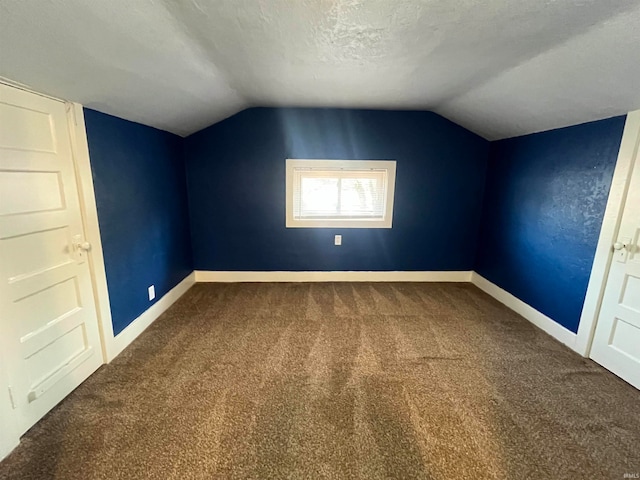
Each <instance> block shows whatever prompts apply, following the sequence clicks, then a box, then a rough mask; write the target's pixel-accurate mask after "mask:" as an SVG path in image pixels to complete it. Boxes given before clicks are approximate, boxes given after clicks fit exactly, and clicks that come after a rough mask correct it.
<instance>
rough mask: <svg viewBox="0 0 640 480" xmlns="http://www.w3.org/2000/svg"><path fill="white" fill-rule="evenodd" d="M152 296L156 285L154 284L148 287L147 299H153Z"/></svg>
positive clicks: (154, 296) (154, 293) (154, 295)
mask: <svg viewBox="0 0 640 480" xmlns="http://www.w3.org/2000/svg"><path fill="white" fill-rule="evenodd" d="M154 298H156V286H155V285H151V286H150V287H149V300H150V301H151V300H153V299H154Z"/></svg>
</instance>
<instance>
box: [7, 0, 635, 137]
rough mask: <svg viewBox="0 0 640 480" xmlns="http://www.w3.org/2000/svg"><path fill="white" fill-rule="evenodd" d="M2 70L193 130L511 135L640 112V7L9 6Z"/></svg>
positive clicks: (283, 1)
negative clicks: (374, 116) (236, 117)
mask: <svg viewBox="0 0 640 480" xmlns="http://www.w3.org/2000/svg"><path fill="white" fill-rule="evenodd" d="M0 76H2V77H5V78H8V79H11V80H13V81H17V82H20V83H22V84H25V85H27V86H30V87H32V88H33V89H35V90H38V91H41V92H43V93H48V94H50V95H54V96H57V97H61V98H65V99H68V100H72V101H76V102H80V103H82V104H84V105H86V106H88V107H90V108H94V109H96V110H100V111H103V112H106V113H110V114H113V115H116V116H119V117H122V118H126V119H129V120H133V121H137V122H140V123H143V124H146V125H151V126H154V127H157V128H160V129H163V130H168V131H171V132H174V133H177V134H179V135H183V136H184V135H188V134H190V133H192V132H195V131H197V130H199V129H201V128H203V127H206V126H208V125H210V124H212V123H215V122H217V121H220V120H222V119H223V118H225V117H228V116H230V115H232V114H234V113H236V112H238V111H240V110H242V109H244V108H247V107H251V106H322V107H355V108H383V109H412V110H433V111H435V112H437V113H439V114H441V115H443V116H445V117H447V118H449V119H451V120H453V121H455V122H457V123H459V124H461V125H463V126H465V127H467V128H469V129H470V130H473V131H475V132H477V133H479V134H480V135H482V136H484V137H486V138H489V139H497V138H504V137H511V136H515V135H520V134H525V133H530V132H535V131H540V130H546V129H550V128H555V127H560V126H565V125H570V124H575V123H581V122H585V121H590V120H596V119H599V118H605V117H609V116H613V115H618V114H623V113H626V112H628V111H630V110H633V109H637V108H640V1H638V0H633V1H631V0H606V1H603V0H485V1H478V0H108V1H87V0H2V2H0Z"/></svg>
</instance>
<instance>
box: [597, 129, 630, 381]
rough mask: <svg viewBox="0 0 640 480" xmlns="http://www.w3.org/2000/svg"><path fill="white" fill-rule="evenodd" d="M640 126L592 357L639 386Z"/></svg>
mask: <svg viewBox="0 0 640 480" xmlns="http://www.w3.org/2000/svg"><path fill="white" fill-rule="evenodd" d="M639 149H640V128H638V131H637V132H636V142H635V151H634V154H633V160H632V165H631V168H632V170H631V179H630V183H629V191H628V193H627V198H626V201H625V203H624V207H623V212H622V218H621V223H620V230H619V234H618V240H617V242H616V244H615V245H614V246H613V253H614V254H613V260H612V262H611V268H610V270H609V276H608V278H607V285H606V287H605V293H604V297H603V300H602V306H601V309H600V316H599V317H598V323H597V326H596V332H595V336H594V339H593V346H592V348H591V354H590V355H591V358H593V359H594V360H595V361H596V362H598V363H600V364H601V365H603V366H604V367H606V368H608V369H609V370H611V371H612V372H613V373H615V374H616V375H618V376H620V377H621V378H623V379H625V380H626V381H628V382H629V383H631V384H632V385H634V386H635V387H636V388H640V160H639V159H638V155H639Z"/></svg>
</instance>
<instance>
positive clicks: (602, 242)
mask: <svg viewBox="0 0 640 480" xmlns="http://www.w3.org/2000/svg"><path fill="white" fill-rule="evenodd" d="M639 129H640V110H636V111H633V112H630V113H629V114H628V115H627V120H626V122H625V125H624V132H623V134H622V142H621V143H620V151H619V153H618V160H617V162H616V167H615V170H614V173H613V180H612V181H611V190H610V191H609V199H608V200H607V208H606V210H605V212H604V219H603V221H602V229H601V230H600V237H599V239H598V245H597V247H596V254H595V257H594V260H593V266H592V267H591V275H590V277H589V284H588V286H587V294H586V296H585V299H584V305H583V307H582V315H581V316H580V326H579V327H578V336H577V338H576V345H575V350H576V351H577V352H578V353H580V354H581V355H583V356H585V357H587V356H589V351H590V350H591V343H592V341H593V334H594V332H595V329H596V322H597V319H598V315H599V314H600V306H601V304H602V297H603V295H604V290H605V287H606V283H607V277H608V276H609V268H610V266H611V259H612V257H613V249H612V245H613V243H614V242H615V239H616V237H617V236H618V230H619V229H620V221H621V220H622V208H623V206H624V203H625V200H626V198H627V192H628V190H629V182H630V180H631V175H630V174H631V170H632V169H631V167H632V166H633V165H632V162H633V159H634V158H635V151H636V148H638V130H639Z"/></svg>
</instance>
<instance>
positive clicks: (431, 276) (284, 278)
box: [195, 270, 472, 283]
mask: <svg viewBox="0 0 640 480" xmlns="http://www.w3.org/2000/svg"><path fill="white" fill-rule="evenodd" d="M471 273H472V272H470V271H460V272H457V271H452V272H366V271H361V272H217V271H209V270H196V272H195V274H196V282H223V283H233V282H470V281H471Z"/></svg>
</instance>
